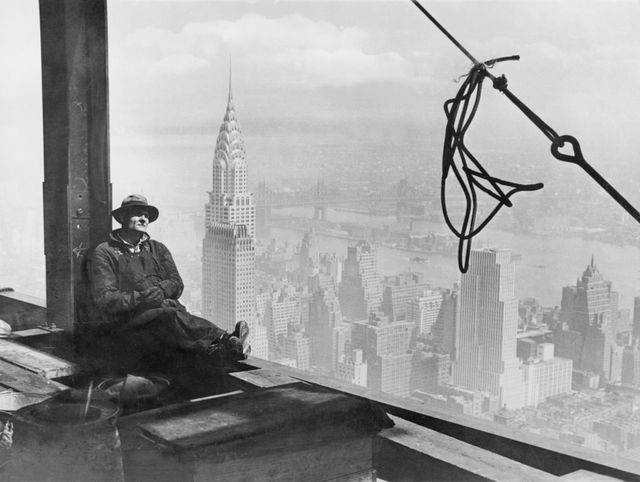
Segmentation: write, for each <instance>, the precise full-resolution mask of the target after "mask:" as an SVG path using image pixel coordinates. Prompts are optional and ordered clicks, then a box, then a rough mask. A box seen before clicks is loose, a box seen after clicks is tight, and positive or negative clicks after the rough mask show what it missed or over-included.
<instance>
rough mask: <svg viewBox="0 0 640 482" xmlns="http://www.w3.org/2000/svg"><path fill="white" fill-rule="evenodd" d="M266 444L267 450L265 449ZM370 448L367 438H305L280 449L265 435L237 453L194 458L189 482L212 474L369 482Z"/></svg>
mask: <svg viewBox="0 0 640 482" xmlns="http://www.w3.org/2000/svg"><path fill="white" fill-rule="evenodd" d="M269 445H271V450H267V451H265V450H264V449H265V446H266V447H267V448H268V446H269ZM254 448H255V449H259V450H256V451H254V450H253V449H254ZM372 449H373V446H372V440H371V438H349V439H344V440H333V441H329V442H326V443H322V444H317V445H316V444H309V441H306V443H301V444H298V445H297V446H296V447H291V448H290V449H289V450H281V449H280V447H279V441H278V440H274V438H273V437H270V436H268V435H265V436H264V437H262V438H260V439H259V440H256V441H254V442H253V444H250V445H249V446H248V447H247V448H246V449H245V450H242V451H241V452H240V453H237V452H236V451H233V452H231V451H229V452H226V451H225V454H228V456H227V457H214V458H198V459H195V460H194V463H193V467H194V473H193V474H194V475H193V481H194V482H205V481H210V480H212V474H215V480H224V481H225V482H262V481H291V482H295V481H305V482H307V481H308V482H313V481H336V482H337V481H339V482H347V481H349V482H353V481H362V480H369V481H371V480H372V479H373V476H372V473H373V465H372V464H373V461H372V453H373V450H372ZM366 475H368V478H366Z"/></svg>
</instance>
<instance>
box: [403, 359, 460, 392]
mask: <svg viewBox="0 0 640 482" xmlns="http://www.w3.org/2000/svg"><path fill="white" fill-rule="evenodd" d="M450 372H451V360H450V359H449V355H445V354H441V353H434V352H431V351H426V350H420V349H416V350H414V352H413V360H412V366H411V382H410V388H411V391H413V390H422V391H425V392H430V391H431V392H432V391H437V389H438V387H440V386H442V385H445V384H447V383H449V379H450Z"/></svg>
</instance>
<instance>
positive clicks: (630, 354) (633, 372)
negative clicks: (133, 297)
mask: <svg viewBox="0 0 640 482" xmlns="http://www.w3.org/2000/svg"><path fill="white" fill-rule="evenodd" d="M622 383H624V384H626V385H632V386H634V387H637V388H640V347H639V346H638V342H636V344H634V345H632V346H625V347H624V352H623V354H622Z"/></svg>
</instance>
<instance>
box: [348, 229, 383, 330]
mask: <svg viewBox="0 0 640 482" xmlns="http://www.w3.org/2000/svg"><path fill="white" fill-rule="evenodd" d="M339 299H340V306H341V308H342V314H343V315H344V316H345V317H346V318H348V319H350V320H366V319H367V318H368V317H369V314H370V313H372V312H374V311H376V310H378V309H379V308H380V303H381V301H382V291H381V286H380V280H379V279H378V273H377V261H376V253H375V249H374V248H373V246H371V245H370V244H369V243H367V242H366V241H359V242H358V243H357V244H356V245H355V246H349V248H348V250H347V258H346V259H345V261H344V265H343V270H342V282H341V283H340V289H339Z"/></svg>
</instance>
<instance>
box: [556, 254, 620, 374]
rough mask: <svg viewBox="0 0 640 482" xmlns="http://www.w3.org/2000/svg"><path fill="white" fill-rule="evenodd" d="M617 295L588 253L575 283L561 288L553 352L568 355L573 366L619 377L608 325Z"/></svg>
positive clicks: (613, 338) (615, 311)
mask: <svg viewBox="0 0 640 482" xmlns="http://www.w3.org/2000/svg"><path fill="white" fill-rule="evenodd" d="M617 299H618V296H617V293H615V292H613V291H612V290H611V282H610V281H606V280H605V279H604V278H603V276H602V274H601V273H600V270H599V269H598V268H597V266H596V264H595V262H594V260H593V257H592V258H591V262H590V263H589V265H588V266H587V267H586V269H585V270H584V272H583V273H582V276H581V277H580V278H578V280H577V282H576V286H566V287H564V288H563V290H562V302H561V311H560V320H561V321H562V322H563V325H564V326H563V327H562V328H563V331H562V332H558V333H556V334H555V335H554V343H555V344H556V351H557V353H558V354H559V355H560V356H563V357H566V358H572V359H573V366H574V369H578V370H584V371H588V372H593V373H597V374H599V375H600V376H601V378H602V377H603V376H604V378H606V379H607V380H609V381H611V382H614V381H617V380H619V379H620V370H621V363H620V360H619V358H620V357H621V353H619V350H617V349H616V347H615V334H614V330H613V328H612V320H613V319H614V318H615V317H617V316H618V309H617V308H618V303H617ZM567 341H570V343H568V342H567Z"/></svg>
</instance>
